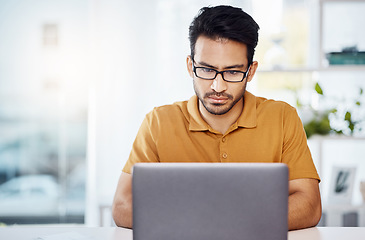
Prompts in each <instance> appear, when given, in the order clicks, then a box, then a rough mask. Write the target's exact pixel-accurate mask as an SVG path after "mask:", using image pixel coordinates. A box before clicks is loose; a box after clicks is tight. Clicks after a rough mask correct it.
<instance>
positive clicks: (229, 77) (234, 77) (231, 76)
mask: <svg viewBox="0 0 365 240" xmlns="http://www.w3.org/2000/svg"><path fill="white" fill-rule="evenodd" d="M223 75H224V79H225V80H226V81H231V82H239V81H242V79H243V77H244V75H245V74H244V73H243V72H237V71H225V72H223Z"/></svg>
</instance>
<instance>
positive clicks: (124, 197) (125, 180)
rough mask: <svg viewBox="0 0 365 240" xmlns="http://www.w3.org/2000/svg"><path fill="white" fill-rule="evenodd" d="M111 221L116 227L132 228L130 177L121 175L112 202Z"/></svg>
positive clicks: (124, 174)
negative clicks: (112, 220)
mask: <svg viewBox="0 0 365 240" xmlns="http://www.w3.org/2000/svg"><path fill="white" fill-rule="evenodd" d="M112 212H113V219H114V222H115V224H116V225H117V226H119V227H126V228H132V225H133V221H132V175H130V174H128V173H122V174H121V176H120V178H119V182H118V186H117V190H116V192H115V196H114V201H113V207H112Z"/></svg>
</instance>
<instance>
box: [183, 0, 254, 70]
mask: <svg viewBox="0 0 365 240" xmlns="http://www.w3.org/2000/svg"><path fill="white" fill-rule="evenodd" d="M258 30H259V25H258V24H257V23H256V22H255V20H253V18H252V17H251V16H250V15H248V14H247V13H246V12H244V11H243V10H242V9H240V8H236V7H232V6H216V7H203V8H202V9H200V10H199V13H198V15H197V16H196V17H195V18H194V20H193V22H192V23H191V24H190V27H189V40H190V50H191V57H192V58H194V54H195V44H196V41H197V39H198V37H199V36H201V35H203V36H206V37H208V38H211V39H219V38H222V39H229V40H233V41H237V42H240V43H243V44H245V45H246V46H247V60H248V62H249V63H251V62H252V59H253V55H254V53H255V47H256V45H257V42H258Z"/></svg>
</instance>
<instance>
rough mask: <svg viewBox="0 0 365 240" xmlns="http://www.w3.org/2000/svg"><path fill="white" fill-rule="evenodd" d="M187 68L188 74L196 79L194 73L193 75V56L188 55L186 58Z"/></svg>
mask: <svg viewBox="0 0 365 240" xmlns="http://www.w3.org/2000/svg"><path fill="white" fill-rule="evenodd" d="M186 68H187V69H188V73H189V75H190V77H191V78H193V77H194V73H193V60H192V59H191V56H190V55H188V56H187V57H186Z"/></svg>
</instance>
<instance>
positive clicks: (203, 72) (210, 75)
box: [196, 67, 216, 79]
mask: <svg viewBox="0 0 365 240" xmlns="http://www.w3.org/2000/svg"><path fill="white" fill-rule="evenodd" d="M215 74H216V72H215V71H214V70H213V69H210V68H201V67H197V68H196V75H197V77H200V78H205V79H214V78H215Z"/></svg>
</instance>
